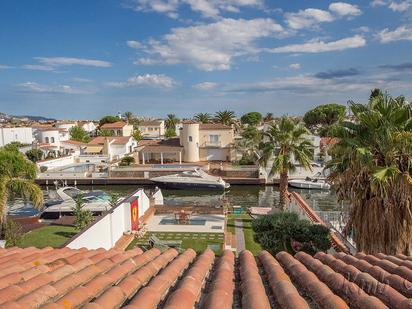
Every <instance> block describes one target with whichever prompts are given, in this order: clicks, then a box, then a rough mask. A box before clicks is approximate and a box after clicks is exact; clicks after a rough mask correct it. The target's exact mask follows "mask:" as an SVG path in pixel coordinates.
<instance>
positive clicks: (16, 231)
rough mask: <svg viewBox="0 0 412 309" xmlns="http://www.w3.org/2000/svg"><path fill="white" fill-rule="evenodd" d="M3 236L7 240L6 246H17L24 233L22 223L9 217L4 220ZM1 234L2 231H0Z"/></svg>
mask: <svg viewBox="0 0 412 309" xmlns="http://www.w3.org/2000/svg"><path fill="white" fill-rule="evenodd" d="M2 230H3V231H4V232H3V234H4V235H3V237H4V239H5V240H6V247H15V246H17V245H18V243H19V240H20V239H21V237H22V235H23V228H22V226H21V224H19V223H18V222H16V221H14V220H13V219H10V218H7V219H6V220H5V222H3V229H2ZM0 234H1V233H0ZM0 236H1V235H0Z"/></svg>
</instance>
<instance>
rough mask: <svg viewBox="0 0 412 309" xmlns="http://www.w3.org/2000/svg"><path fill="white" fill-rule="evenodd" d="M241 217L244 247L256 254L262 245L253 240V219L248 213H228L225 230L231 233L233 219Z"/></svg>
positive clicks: (233, 228)
mask: <svg viewBox="0 0 412 309" xmlns="http://www.w3.org/2000/svg"><path fill="white" fill-rule="evenodd" d="M236 218H238V219H242V221H243V235H244V237H245V247H246V250H249V251H250V252H252V253H253V254H254V255H257V254H258V253H259V252H260V251H262V247H261V246H260V244H259V243H257V242H255V240H254V239H253V235H254V234H255V233H254V232H253V229H252V221H253V219H252V218H251V217H250V216H249V215H248V214H240V215H235V214H229V215H228V220H227V230H228V231H229V232H231V233H235V219H236Z"/></svg>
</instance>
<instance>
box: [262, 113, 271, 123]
mask: <svg viewBox="0 0 412 309" xmlns="http://www.w3.org/2000/svg"><path fill="white" fill-rule="evenodd" d="M273 119H274V118H273V113H266V115H265V117H263V121H264V122H271V121H273Z"/></svg>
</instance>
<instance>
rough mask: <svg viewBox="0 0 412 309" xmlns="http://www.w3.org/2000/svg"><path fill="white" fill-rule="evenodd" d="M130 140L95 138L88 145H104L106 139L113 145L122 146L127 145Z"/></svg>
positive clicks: (108, 137)
mask: <svg viewBox="0 0 412 309" xmlns="http://www.w3.org/2000/svg"><path fill="white" fill-rule="evenodd" d="M131 138H132V137H131V136H97V137H95V138H94V139H92V140H91V141H90V142H89V143H88V145H104V142H105V140H106V139H107V140H109V142H112V143H113V144H115V145H124V144H127V143H128V142H129V141H130V139H131Z"/></svg>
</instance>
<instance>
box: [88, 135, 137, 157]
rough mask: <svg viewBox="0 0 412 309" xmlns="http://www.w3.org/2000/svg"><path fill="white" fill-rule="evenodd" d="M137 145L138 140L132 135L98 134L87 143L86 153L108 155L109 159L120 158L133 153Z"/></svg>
mask: <svg viewBox="0 0 412 309" xmlns="http://www.w3.org/2000/svg"><path fill="white" fill-rule="evenodd" d="M136 146H137V141H136V140H135V139H134V138H133V137H131V136H109V137H104V136H98V137H96V138H94V139H93V140H91V141H90V142H89V143H88V144H87V146H86V148H85V149H84V153H85V154H88V155H93V154H96V155H106V156H108V157H109V160H118V159H121V158H123V157H124V156H126V155H128V154H131V153H132V152H133V151H134V150H135V148H136Z"/></svg>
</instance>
